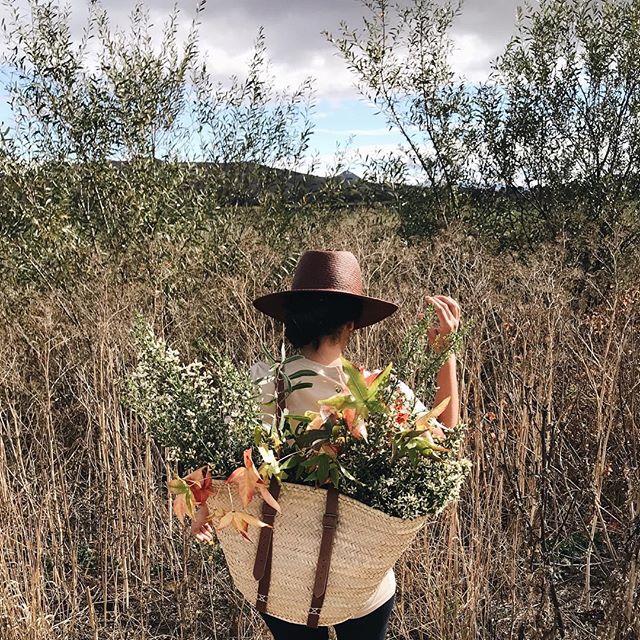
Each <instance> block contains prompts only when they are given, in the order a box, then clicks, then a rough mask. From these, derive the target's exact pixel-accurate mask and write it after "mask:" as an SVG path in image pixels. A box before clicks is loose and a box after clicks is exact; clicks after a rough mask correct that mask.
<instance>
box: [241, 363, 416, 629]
mask: <svg viewBox="0 0 640 640" xmlns="http://www.w3.org/2000/svg"><path fill="white" fill-rule="evenodd" d="M284 370H285V373H287V374H293V373H295V372H297V371H301V370H310V371H314V372H315V374H316V375H309V376H301V377H300V378H296V379H295V382H296V383H298V382H310V383H311V384H312V386H311V387H306V388H303V389H297V390H295V391H293V392H292V393H291V394H289V395H288V396H287V398H286V407H287V409H288V411H289V413H291V414H293V415H302V414H304V412H305V411H318V409H319V404H318V400H323V399H325V398H329V397H330V396H333V395H335V394H336V393H343V392H344V387H343V384H344V383H345V382H346V376H345V374H344V372H343V370H342V367H341V366H340V365H337V366H331V365H323V364H320V363H319V362H316V361H315V360H310V359H309V358H306V357H304V356H302V357H300V358H298V359H297V360H292V361H291V362H288V363H286V364H285V366H284ZM268 373H269V365H268V364H267V363H266V362H264V361H261V360H259V361H257V362H255V363H254V364H253V366H252V367H251V377H252V379H253V381H254V382H256V383H257V384H258V385H259V387H260V401H261V402H262V403H263V407H262V409H263V421H264V422H266V423H268V424H270V423H271V420H272V418H273V414H274V411H275V403H272V404H264V403H267V402H269V401H270V400H272V399H273V398H274V396H275V385H274V382H273V380H260V379H261V378H263V377H265V376H267V375H268ZM399 387H400V388H401V390H402V391H403V393H404V395H405V397H407V400H408V401H409V402H410V403H411V404H412V405H413V410H414V411H416V412H420V411H426V408H425V406H424V404H423V403H422V402H420V401H419V400H417V399H415V398H414V394H413V392H412V391H411V389H410V388H409V387H407V385H405V384H404V383H403V382H400V383H399ZM395 589H396V580H395V574H394V571H393V568H391V569H389V571H387V573H386V574H385V576H384V578H383V579H382V581H381V583H380V585H379V587H378V589H377V590H376V591H375V592H374V593H373V594H372V596H371V597H370V598H369V600H367V602H366V603H365V604H364V606H363V607H362V609H361V610H359V611H354V612H353V616H352V617H353V618H357V617H361V616H364V615H367V614H368V613H370V612H371V611H374V610H375V609H377V608H378V607H379V606H381V605H382V604H383V603H384V602H386V601H387V600H389V598H390V597H391V596H392V595H393V594H394V593H395Z"/></svg>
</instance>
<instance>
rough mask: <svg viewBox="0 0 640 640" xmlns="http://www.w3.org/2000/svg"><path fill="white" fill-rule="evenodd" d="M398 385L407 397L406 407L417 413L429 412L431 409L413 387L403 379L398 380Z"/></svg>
mask: <svg viewBox="0 0 640 640" xmlns="http://www.w3.org/2000/svg"><path fill="white" fill-rule="evenodd" d="M397 386H398V390H399V391H400V392H401V393H402V394H403V395H404V397H405V398H406V399H407V402H406V408H407V409H408V410H410V411H411V412H412V413H414V414H416V415H418V414H421V413H427V412H428V411H429V410H428V409H427V407H426V406H425V405H424V403H423V402H422V401H421V400H420V399H419V398H416V395H415V393H414V392H413V390H412V389H411V387H409V385H407V384H406V383H405V382H403V381H402V380H398V385H397Z"/></svg>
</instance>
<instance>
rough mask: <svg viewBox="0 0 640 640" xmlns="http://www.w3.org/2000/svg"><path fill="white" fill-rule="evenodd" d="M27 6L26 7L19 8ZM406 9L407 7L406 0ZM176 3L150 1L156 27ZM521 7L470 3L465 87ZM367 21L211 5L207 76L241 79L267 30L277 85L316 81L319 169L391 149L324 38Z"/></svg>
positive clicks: (480, 74) (353, 2) (289, 3)
mask: <svg viewBox="0 0 640 640" xmlns="http://www.w3.org/2000/svg"><path fill="white" fill-rule="evenodd" d="M16 1H17V2H19V3H20V4H24V2H23V0H16ZM404 1H405V2H407V1H409V0H404ZM174 4H175V2H174V0H146V1H145V5H146V6H147V7H148V8H149V10H150V12H151V16H152V21H153V23H154V24H155V25H157V26H158V27H159V26H160V25H161V24H162V23H163V22H164V19H165V18H166V16H167V14H168V13H169V12H170V11H171V10H172V8H173V6H174ZM196 4H197V0H177V6H178V7H179V9H180V12H181V13H180V17H181V23H182V25H181V26H182V32H183V33H186V31H187V30H188V27H189V25H190V23H191V20H192V19H193V16H194V13H195V7H196ZM518 4H521V2H518V1H516V0H466V1H465V2H464V4H463V7H462V13H461V14H460V15H459V16H458V17H457V18H456V21H455V23H454V29H453V32H452V35H453V38H454V46H455V51H454V55H453V60H452V62H453V65H454V68H455V70H456V71H457V72H458V73H459V74H461V75H463V76H465V77H466V78H467V79H468V80H471V81H479V80H481V79H483V78H484V77H486V74H487V72H488V70H489V64H490V61H491V60H492V58H493V57H494V56H495V55H496V54H497V53H498V52H499V51H500V50H501V49H502V48H503V47H504V45H505V44H506V42H507V41H508V39H509V37H510V35H511V33H512V31H513V25H514V22H515V17H516V7H517V5H518ZM102 5H103V6H104V7H105V8H106V9H107V11H108V12H109V14H110V16H111V19H112V22H113V23H114V24H118V25H121V26H123V27H126V25H127V23H128V16H129V12H130V11H131V8H132V6H133V0H102ZM71 6H72V15H73V26H74V31H75V32H76V33H77V34H78V36H79V35H80V32H81V29H82V26H83V25H84V22H85V19H86V14H87V8H86V7H87V0H72V3H71ZM366 14H367V10H366V9H365V8H364V7H363V5H362V3H361V2H360V0H235V1H232V0H207V3H206V7H205V10H204V13H203V14H202V15H201V22H202V25H201V28H200V41H201V45H202V48H203V49H204V50H205V51H206V55H207V57H208V59H209V61H210V68H211V69H215V70H216V72H217V73H219V74H221V75H229V74H232V73H237V74H242V73H243V71H244V70H245V69H246V65H247V60H248V59H249V57H250V55H251V50H252V46H253V43H254V41H255V38H256V35H257V32H258V29H259V27H260V26H262V27H264V30H265V35H266V38H267V46H268V51H269V56H270V59H271V62H272V69H273V71H274V73H275V76H276V79H277V80H276V81H277V83H278V84H279V85H280V86H281V87H285V86H295V85H297V84H299V83H300V82H301V81H302V80H303V79H304V78H305V77H307V76H312V77H313V78H314V79H315V87H316V107H315V114H314V121H315V125H316V133H315V136H314V138H313V141H312V147H313V149H314V150H315V151H316V152H317V153H318V154H319V155H320V157H321V160H322V164H323V165H325V166H326V165H327V163H330V158H331V156H332V155H333V154H334V152H335V149H336V145H338V146H339V147H344V145H345V144H346V143H347V141H348V140H349V139H350V137H352V142H351V143H350V147H349V148H350V149H352V150H354V151H355V150H357V149H359V150H361V151H364V152H367V151H373V150H375V149H382V150H385V149H390V148H392V147H393V146H394V145H396V144H397V143H398V141H399V138H398V136H397V135H396V134H394V133H393V132H388V131H387V129H386V126H385V122H384V120H383V119H382V117H381V116H378V115H375V113H374V110H373V109H372V107H371V106H370V105H368V104H367V103H366V102H365V101H364V100H363V99H362V98H360V97H359V96H358V94H357V92H356V91H355V89H354V87H353V84H352V77H351V75H350V73H349V71H348V70H347V69H346V67H345V65H344V63H343V62H342V60H341V59H340V58H339V57H338V56H337V55H336V51H335V49H334V48H333V46H332V45H331V44H329V43H328V42H327V40H326V38H325V37H324V36H323V35H322V32H323V31H324V30H328V31H330V32H333V33H336V34H337V33H338V27H339V23H340V21H345V22H346V23H347V24H348V25H349V26H350V27H359V26H360V25H361V24H362V18H363V16H364V15H366Z"/></svg>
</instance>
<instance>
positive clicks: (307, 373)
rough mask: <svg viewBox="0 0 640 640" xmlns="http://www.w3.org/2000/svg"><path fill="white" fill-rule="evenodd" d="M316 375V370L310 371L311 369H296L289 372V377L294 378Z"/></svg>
mask: <svg viewBox="0 0 640 640" xmlns="http://www.w3.org/2000/svg"><path fill="white" fill-rule="evenodd" d="M317 375H318V372H317V371H312V370H311V369H299V370H298V371H295V372H294V373H291V374H290V375H289V379H290V380H295V379H296V378H302V376H317Z"/></svg>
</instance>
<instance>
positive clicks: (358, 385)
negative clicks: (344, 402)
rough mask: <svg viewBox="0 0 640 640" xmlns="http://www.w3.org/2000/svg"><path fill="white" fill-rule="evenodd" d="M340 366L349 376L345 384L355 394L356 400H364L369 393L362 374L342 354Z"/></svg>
mask: <svg viewBox="0 0 640 640" xmlns="http://www.w3.org/2000/svg"><path fill="white" fill-rule="evenodd" d="M342 368H343V370H344V372H345V373H346V374H347V376H348V378H349V380H348V382H347V386H348V387H349V389H350V391H351V393H352V394H353V395H354V396H355V398H356V401H359V402H365V401H366V400H367V399H368V397H369V393H368V389H367V383H366V382H365V380H364V377H363V375H362V374H361V373H360V371H359V370H358V369H357V368H356V367H355V366H354V365H353V364H352V363H351V362H349V360H347V359H346V358H345V357H344V356H343V357H342Z"/></svg>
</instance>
